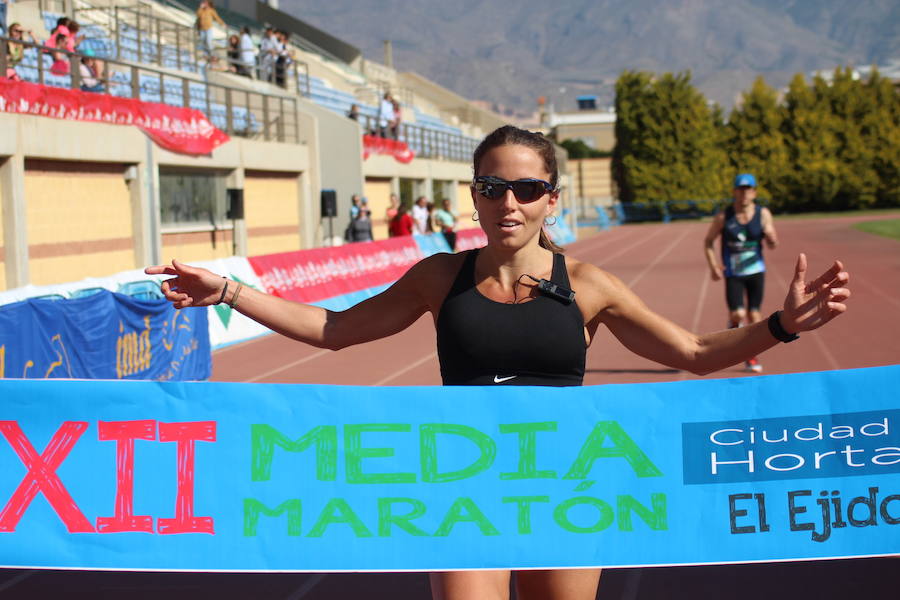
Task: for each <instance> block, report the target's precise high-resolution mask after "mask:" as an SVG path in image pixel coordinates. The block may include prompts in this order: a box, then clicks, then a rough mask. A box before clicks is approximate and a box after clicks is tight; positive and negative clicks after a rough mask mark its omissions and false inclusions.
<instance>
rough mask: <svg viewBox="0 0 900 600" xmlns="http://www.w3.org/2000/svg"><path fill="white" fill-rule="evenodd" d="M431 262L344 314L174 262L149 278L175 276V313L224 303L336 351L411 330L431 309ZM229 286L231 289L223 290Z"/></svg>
mask: <svg viewBox="0 0 900 600" xmlns="http://www.w3.org/2000/svg"><path fill="white" fill-rule="evenodd" d="M429 262H430V261H429V259H426V260H424V261H421V262H419V263H418V264H416V265H415V266H413V267H412V268H411V269H410V270H409V271H408V272H407V273H406V274H405V275H404V276H403V277H401V278H400V279H399V280H398V281H397V282H396V283H395V284H394V285H392V286H391V287H390V288H388V289H387V290H385V291H384V292H382V293H381V294H379V295H377V296H374V297H372V298H369V299H367V300H365V301H363V302H360V303H359V304H357V305H355V306H353V307H351V308H349V309H347V310H345V311H340V312H335V311H330V310H326V309H324V308H320V307H317V306H310V305H308V304H301V303H299V302H293V301H290V300H285V299H283V298H278V297H276V296H272V295H270V294H266V293H264V292H260V291H258V290H254V289H252V288H250V287H249V286H242V287H241V291H240V293H239V296H238V298H237V301H236V302H235V301H234V295H235V292H236V291H237V288H238V283H237V282H235V281H231V280H228V279H224V278H222V277H221V276H219V275H216V274H215V273H212V272H211V271H208V270H207V269H203V268H201V267H194V266H191V265H186V264H184V263H182V262H179V261H177V260H173V261H172V264H171V265H160V266H153V267H148V268H146V269H145V270H144V272H145V273H147V274H148V275H172V276H173V277H172V278H171V279H167V280H165V281H163V282H162V284H161V286H160V288H161V289H162V292H163V294H164V295H165V297H166V299H167V300H169V301H171V302H172V304H173V305H174V306H175V308H187V307H190V306H211V305H213V304H217V303H219V302H220V301H221V302H222V303H225V304H232V303H233V304H234V307H235V309H236V310H238V311H239V312H241V313H242V314H244V315H246V316H248V317H250V318H251V319H253V320H254V321H257V322H258V323H261V324H262V325H265V326H266V327H268V328H269V329H272V330H273V331H276V332H278V333H280V334H282V335H285V336H287V337H289V338H292V339H295V340H298V341H301V342H304V343H306V344H310V345H312V346H316V347H319V348H329V349H332V350H338V349H340V348H344V347H346V346H352V345H354V344H360V343H363V342H368V341H371V340H375V339H379V338H383V337H387V336H389V335H393V334H395V333H397V332H399V331H402V330H403V329H405V328H407V327H409V326H410V325H411V324H412V323H413V322H415V321H416V319H418V318H419V317H420V316H422V314H424V313H425V311H426V310H429V309H430V308H431V306H430V304H429V301H428V300H427V299H426V297H425V296H424V295H423V294H422V293H421V290H425V289H429V285H428V284H429V282H428V281H427V279H428V277H429V272H430V271H433V269H431V268H430V267H429ZM226 284H227V286H228V287H227V289H226V288H225V286H226Z"/></svg>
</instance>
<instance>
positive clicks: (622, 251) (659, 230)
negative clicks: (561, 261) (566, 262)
mask: <svg viewBox="0 0 900 600" xmlns="http://www.w3.org/2000/svg"><path fill="white" fill-rule="evenodd" d="M663 231H665V229H664V228H663V227H657V228H656V231H654V232H653V233H651V234H650V235H648V236H646V237H641V238H639V239H638V240H637V241H636V242H634V243H633V244H630V245H628V246H625V247H624V248H621V249H620V250H619V251H618V252H616V253H614V254H610V255H608V256H604V257H603V258H602V259H601V260H599V261H597V262H594V261H585V262H590V263H591V264H595V265H598V266H599V265H602V264H604V263H607V262H609V261H610V260H612V259H614V258H617V257H619V256H621V255H622V254H625V253H626V252H629V251H630V250H631V249H632V248H635V247H637V246H640V245H641V244H643V243H644V242H646V241H648V240H650V239H652V238H653V237H654V236H657V235H659V234H660V233H662V232H663ZM593 249H594V248H591V250H593ZM583 252H584V249H582V248H579V249H578V250H576V251H575V252H573V254H578V255H582V254H583Z"/></svg>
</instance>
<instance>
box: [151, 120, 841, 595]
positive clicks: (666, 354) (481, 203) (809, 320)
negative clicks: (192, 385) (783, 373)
mask: <svg viewBox="0 0 900 600" xmlns="http://www.w3.org/2000/svg"><path fill="white" fill-rule="evenodd" d="M473 162H474V179H473V182H472V186H471V194H472V200H473V202H474V204H475V209H476V214H477V215H478V216H477V218H478V222H479V224H480V226H481V228H482V229H483V230H484V233H485V235H486V237H487V245H486V246H485V247H484V248H480V249H478V250H471V251H468V252H461V253H459V254H435V255H433V256H430V257H428V258H425V259H424V260H422V261H420V262H419V263H417V264H416V265H414V266H413V267H412V268H411V269H410V270H409V271H408V272H407V273H406V274H404V275H403V276H402V277H401V278H400V279H399V280H398V281H397V282H396V283H395V284H394V285H392V286H391V287H390V288H388V289H387V290H386V291H384V292H383V293H381V294H379V295H377V296H375V297H373V298H370V299H368V300H365V301H363V302H361V303H359V304H357V305H355V306H353V307H352V308H349V309H347V310H345V311H341V312H333V311H329V310H325V309H323V308H319V307H315V306H308V305H304V304H299V303H295V302H291V301H288V300H284V299H282V298H278V297H275V296H271V295H268V294H265V293H263V292H259V291H256V290H253V289H246V288H244V287H242V285H241V284H240V283H239V282H236V281H231V280H227V279H223V278H222V277H220V276H218V275H216V274H214V273H211V272H210V271H207V270H206V269H202V268H198V267H193V266H189V265H185V264H182V263H180V262H178V261H175V260H173V261H172V264H171V265H161V266H155V267H148V268H147V269H146V272H147V273H148V274H151V275H158V274H164V275H172V276H174V277H173V278H171V279H168V280H166V281H164V282H163V283H162V284H161V288H162V290H163V293H164V294H165V296H166V298H167V299H169V300H170V301H171V302H172V303H173V305H174V306H175V307H176V308H185V307H189V306H209V305H212V304H217V303H227V304H229V305H231V306H232V307H233V308H236V309H237V310H238V311H240V312H241V313H243V314H245V315H247V316H249V317H250V318H252V319H255V320H256V321H258V322H260V323H262V324H263V325H266V326H267V327H269V328H270V329H273V330H275V331H277V332H279V333H281V334H283V335H286V336H288V337H290V338H293V339H295V340H299V341H301V342H304V343H307V344H311V345H313V346H317V347H321V348H330V349H334V350H337V349H340V348H345V347H347V346H351V345H354V344H361V343H364V342H368V341H372V340H376V339H380V338H383V337H387V336H389V335H393V334H394V333H397V332H399V331H401V330H403V329H406V328H407V327H409V326H410V325H412V324H413V323H414V322H415V321H416V320H418V319H419V317H421V316H422V315H423V314H425V313H426V312H430V313H431V315H432V318H433V320H434V323H435V328H436V330H437V346H438V358H439V362H440V365H441V375H442V379H443V382H444V385H459V386H467V385H541V386H578V385H581V384H582V380H583V376H584V367H585V352H586V349H587V347H588V346H589V345H590V343H591V341H592V340H593V339H594V337H595V334H596V333H597V330H598V328H599V327H600V325H604V326H606V327H608V328H609V329H610V331H611V332H612V333H613V334H614V335H615V336H616V337H617V338H618V339H619V341H620V342H621V343H622V344H624V345H625V346H626V347H628V348H629V349H630V350H632V351H633V352H635V353H637V354H639V355H641V356H644V357H647V358H649V359H651V360H655V361H657V362H659V363H662V364H664V365H668V366H671V367H675V368H678V369H683V370H689V371H692V372H695V373H698V374H705V373H710V372H712V371H716V370H718V369H722V368H725V367H728V366H730V365H733V364H736V363H740V362H741V361H744V360H747V359H748V358H750V357H751V356H755V355H757V354H759V353H760V352H763V351H764V350H766V349H768V348H771V347H773V346H775V345H776V344H778V343H779V342H780V341H785V342H786V341H791V340H793V339H794V338H795V336H796V334H797V333H799V332H802V331H808V330H811V329H815V328H817V327H820V326H822V325H824V324H825V323H827V322H828V321H830V320H831V319H833V318H834V317H836V316H838V315H839V314H841V313H843V312H844V311H845V310H846V305H845V304H844V301H845V300H846V299H847V298H848V297H849V296H850V291H849V290H848V289H847V288H846V287H845V286H846V284H847V282H848V280H849V275H848V273H846V272H845V271H844V270H843V267H842V265H841V263H840V262H838V261H835V262H834V264H833V265H832V266H831V268H829V269H828V270H827V271H825V272H824V273H823V274H822V275H821V276H820V277H819V278H817V279H815V280H814V281H810V282H807V281H806V257H805V256H804V255H802V254H801V255H800V256H799V258H798V260H797V267H796V272H795V274H794V279H793V281H792V282H791V286H790V291H789V292H788V295H787V298H786V299H785V302H784V308H783V310H782V311H777V312H775V313H773V315H772V317H771V318H770V319H769V320H768V322H767V323H756V324H753V325H750V326H748V327H742V328H740V329H726V330H724V331H719V332H715V333H709V334H705V335H696V334H693V333H690V332H688V331H686V330H685V329H682V328H681V327H679V326H678V325H675V324H674V323H672V322H670V321H668V320H667V319H665V318H664V317H662V316H660V315H658V314H656V313H654V312H652V311H651V310H650V309H649V308H647V306H646V305H645V304H644V303H643V302H642V301H641V300H640V299H639V298H638V297H637V296H636V295H635V294H634V293H633V292H632V291H631V290H630V289H628V287H626V286H625V285H624V284H623V283H622V282H621V281H620V280H619V279H618V278H616V277H615V276H614V275H611V274H609V273H607V272H605V271H603V270H601V269H599V268H598V267H596V266H594V265H591V264H587V263H582V262H579V261H577V260H575V259H572V258H568V257H566V256H564V255H563V254H562V253H561V249H560V248H558V247H557V246H555V245H554V244H553V243H552V242H551V241H550V240H549V238H548V237H547V235H546V233H545V232H544V221H545V219H547V218H548V217H550V216H551V215H552V214H553V212H554V211H555V210H556V208H557V203H558V200H559V187H558V186H559V183H558V182H559V172H558V168H557V163H556V154H555V151H554V147H553V144H552V143H551V142H550V141H549V140H547V139H546V138H545V137H544V136H542V135H541V134H539V133H532V132H529V131H524V130H521V129H517V128H515V127H512V126H505V127H501V128H500V129H498V130H496V131H494V132H493V133H491V134H490V135H488V136H487V137H486V138H485V139H484V140H483V141H482V142H481V144H480V145H479V146H478V148H477V149H476V150H475V155H474V161H473ZM242 290H244V291H242ZM572 292H574V298H573V294H572ZM461 393H463V392H461ZM510 578H511V572H510V571H509V570H491V571H458V572H450V573H435V574H432V580H431V581H432V593H433V595H434V597H435V598H436V599H437V600H462V599H464V598H478V599H479V600H499V599H507V598H509V585H510ZM515 579H516V588H517V591H518V597H519V598H520V599H522V600H532V599H541V600H555V599H563V598H565V599H566V600H589V599H590V600H593V598H594V597H595V596H596V593H597V585H598V583H599V579H600V569H568V570H558V569H556V570H554V569H551V570H543V571H521V572H518V573H516V576H515Z"/></svg>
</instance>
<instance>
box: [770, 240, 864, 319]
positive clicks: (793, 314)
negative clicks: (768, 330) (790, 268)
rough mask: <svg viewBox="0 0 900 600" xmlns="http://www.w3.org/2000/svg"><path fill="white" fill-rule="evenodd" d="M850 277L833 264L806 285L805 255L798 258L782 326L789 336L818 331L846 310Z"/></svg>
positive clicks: (842, 268) (842, 266)
mask: <svg viewBox="0 0 900 600" xmlns="http://www.w3.org/2000/svg"><path fill="white" fill-rule="evenodd" d="M848 281H850V274H849V273H847V272H846V271H844V265H843V264H841V261H839V260H836V261H834V264H833V265H832V266H831V268H830V269H828V270H827V271H825V272H824V273H822V275H820V276H819V277H818V278H817V279H815V280H814V281H810V282H808V283H807V281H806V255H805V254H800V256H799V257H797V266H796V267H795V269H794V279H793V280H792V281H791V285H790V289H789V290H788V294H787V297H786V298H785V299H784V312H783V313H782V315H781V325H782V327H784V329H785V331H787V332H788V333H799V332H801V331H810V330H812V329H817V328H819V327H821V326H822V325H824V324H825V323H827V322H828V321H830V320H832V319H833V318H835V317H836V316H838V315H839V314H841V313H843V312H844V311H846V310H847V305H846V304H844V302H845V301H846V300H847V298H849V297H850V290H849V289H847V287H846V285H847V282H848Z"/></svg>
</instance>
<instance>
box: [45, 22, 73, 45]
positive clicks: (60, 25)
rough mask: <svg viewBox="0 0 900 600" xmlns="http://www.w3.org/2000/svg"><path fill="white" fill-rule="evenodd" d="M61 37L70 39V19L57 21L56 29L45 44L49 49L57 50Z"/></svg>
mask: <svg viewBox="0 0 900 600" xmlns="http://www.w3.org/2000/svg"><path fill="white" fill-rule="evenodd" d="M60 35H62V36H65V37H69V18H68V17H60V18H58V19H57V20H56V27H54V28H53V30H52V31H51V32H50V37H48V38H47V41H46V42H44V45H45V46H47V47H48V48H56V38H57V37H59V36H60Z"/></svg>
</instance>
